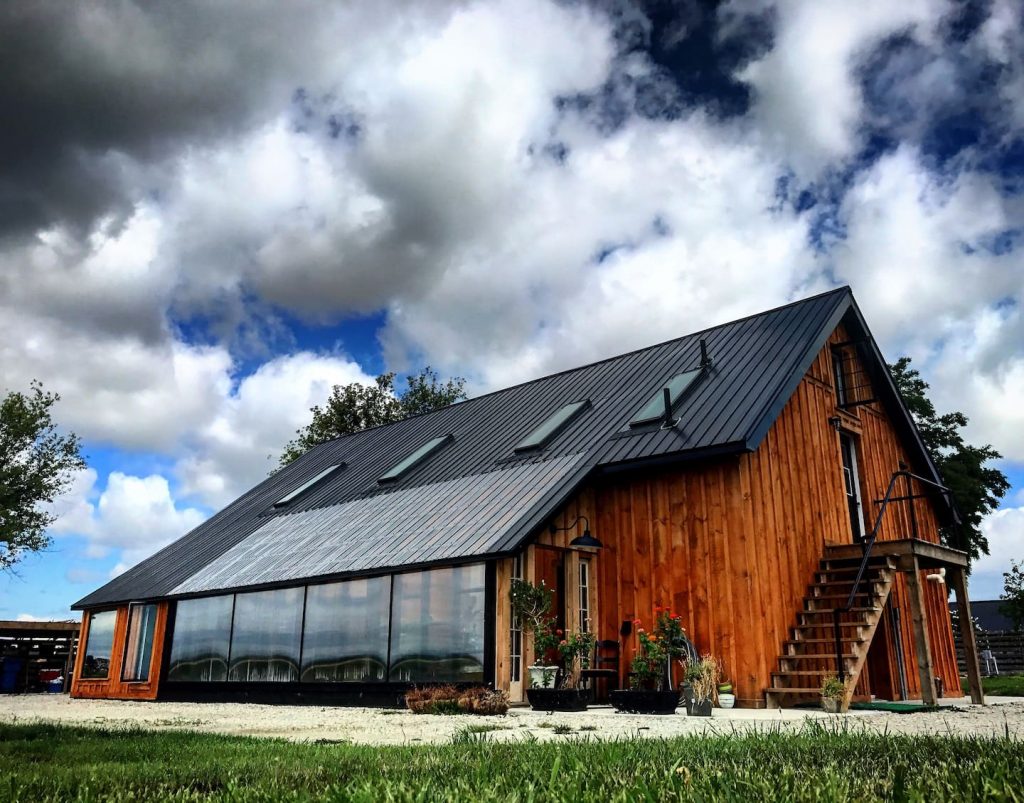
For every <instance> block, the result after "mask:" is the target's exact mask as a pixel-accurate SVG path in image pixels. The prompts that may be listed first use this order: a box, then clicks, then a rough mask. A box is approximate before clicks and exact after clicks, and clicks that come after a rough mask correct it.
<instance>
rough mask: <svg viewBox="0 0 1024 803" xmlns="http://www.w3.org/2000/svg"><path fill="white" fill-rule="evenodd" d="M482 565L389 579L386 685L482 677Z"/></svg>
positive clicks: (454, 567)
mask: <svg viewBox="0 0 1024 803" xmlns="http://www.w3.org/2000/svg"><path fill="white" fill-rule="evenodd" d="M484 577H485V573H484V565H483V564H482V563H477V564H474V565H472V566H453V567H450V568H445V569H433V570H431V571H425V572H409V573H407V574H397V575H395V577H394V584H395V589H394V606H393V608H392V611H391V672H390V679H391V680H392V681H401V682H405V683H409V682H412V683H426V682H431V681H446V682H453V681H472V682H475V683H480V682H482V681H483V679H484Z"/></svg>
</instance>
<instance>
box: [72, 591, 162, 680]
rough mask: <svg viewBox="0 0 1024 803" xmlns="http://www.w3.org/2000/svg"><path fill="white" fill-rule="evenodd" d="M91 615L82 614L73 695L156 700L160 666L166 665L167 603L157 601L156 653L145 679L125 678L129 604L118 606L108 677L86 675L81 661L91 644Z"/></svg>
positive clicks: (154, 641) (154, 647)
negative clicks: (123, 677) (83, 675)
mask: <svg viewBox="0 0 1024 803" xmlns="http://www.w3.org/2000/svg"><path fill="white" fill-rule="evenodd" d="M97 613H99V611H97ZM89 616H90V614H89V613H88V612H86V613H85V614H83V615H82V637H81V639H80V640H79V649H78V655H77V656H76V657H75V673H74V676H73V677H72V680H71V696H72V697H91V698H105V699H111V700H155V699H156V696H157V689H158V687H159V685H160V669H161V666H162V664H163V652H164V636H165V634H166V631H167V603H166V602H160V603H157V608H156V624H155V626H154V630H153V652H152V655H151V657H150V663H149V679H148V680H145V681H124V680H122V679H121V675H122V670H123V668H124V658H125V654H124V653H125V640H126V638H127V633H128V606H127V605H123V606H121V607H119V608H117V617H116V619H115V620H114V643H113V647H112V648H111V651H110V671H109V673H108V674H107V677H105V678H83V677H82V663H83V662H84V660H85V650H86V646H87V645H88V643H89Z"/></svg>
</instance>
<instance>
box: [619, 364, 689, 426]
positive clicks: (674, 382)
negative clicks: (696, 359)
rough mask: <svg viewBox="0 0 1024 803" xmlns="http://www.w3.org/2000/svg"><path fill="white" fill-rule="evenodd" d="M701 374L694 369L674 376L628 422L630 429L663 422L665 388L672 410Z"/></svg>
mask: <svg viewBox="0 0 1024 803" xmlns="http://www.w3.org/2000/svg"><path fill="white" fill-rule="evenodd" d="M702 372H703V369H701V368H695V369H693V370H692V371H683V373H681V374H676V375H675V376H674V377H672V378H671V379H670V380H669V381H668V382H666V383H665V384H664V385H663V386H662V387H660V388H658V392H657V393H655V394H654V396H653V397H651V400H650V401H649V402H647V404H645V405H644V406H643V407H642V408H640V411H639V412H638V413H637V414H636V415H635V416H633V418H632V420H630V422H629V425H630V426H631V427H639V426H642V425H643V424H650V423H653V422H654V421H662V420H664V418H665V388H668V392H669V396H670V400H671V406H672V407H673V408H674V407H675V406H676V404H677V403H678V402H679V400H680V399H681V398H682V397H683V394H684V393H686V391H687V390H688V389H689V388H690V386H691V385H692V384H693V383H694V381H695V380H696V379H697V377H699V376H700V375H701V373H702Z"/></svg>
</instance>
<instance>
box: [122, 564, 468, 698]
mask: <svg viewBox="0 0 1024 803" xmlns="http://www.w3.org/2000/svg"><path fill="white" fill-rule="evenodd" d="M485 585H486V571H485V565H484V564H482V563H479V564H475V565H472V566H457V567H449V568H444V569H434V570H431V571H425V572H410V573H407V574H398V575H393V576H387V575H385V576H382V577H370V578H360V579H357V580H346V581H341V582H337V583H326V584H321V585H313V586H309V587H308V588H306V587H304V586H299V587H297V588H284V589H276V590H272V591H256V592H247V593H243V594H235V595H230V594H229V595H224V596H218V597H204V598H200V599H190V600H183V601H181V602H179V603H177V614H176V616H175V621H174V630H173V633H172V634H171V649H170V654H171V657H170V669H169V671H168V675H167V679H168V680H171V681H224V680H230V681H239V682H246V681H282V682H288V681H298V680H302V681H303V682H313V683H346V682H348V683H378V682H385V681H395V682H412V683H418V682H430V681H440V682H454V681H464V682H474V683H479V682H482V681H483V679H484V606H485V601H484V600H485ZM392 586H393V589H392ZM138 616H139V617H141V616H142V614H138ZM135 618H136V615H135V614H134V613H133V617H132V619H133V622H134V621H135ZM143 621H144V620H143V619H141V618H140V619H139V622H140V624H139V627H140V628H141V627H142V623H143ZM130 629H131V628H130ZM110 631H111V634H112V632H113V624H112V623H111V626H110ZM131 632H134V630H132V631H131ZM131 632H130V633H129V640H130V641H131V640H132V635H131ZM144 632H145V631H144V630H143V631H140V634H141V635H140V637H139V644H144V643H145V641H146V638H144V637H143V636H144ZM149 641H150V642H151V637H149ZM129 646H131V645H129ZM139 649H141V648H132V651H130V652H128V653H126V655H133V654H135V653H136V652H138V650H139ZM149 649H151V647H150V648H149ZM389 650H390V666H389V664H388V661H389ZM108 652H109V649H108ZM150 654H151V653H150ZM146 661H148V659H143V658H141V657H140V659H139V662H137V663H140V665H141V663H142V662H146ZM147 666H148V664H147ZM125 671H126V672H128V668H127V666H126V669H125ZM126 679H127V675H126Z"/></svg>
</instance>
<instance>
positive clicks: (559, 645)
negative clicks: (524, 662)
mask: <svg viewBox="0 0 1024 803" xmlns="http://www.w3.org/2000/svg"><path fill="white" fill-rule="evenodd" d="M509 598H510V600H511V603H512V615H513V616H515V617H516V618H517V619H518V620H519V622H520V623H521V627H522V629H523V631H524V632H528V633H532V634H533V648H534V656H535V657H534V665H533V666H531V667H529V673H530V688H528V689H527V690H526V699H527V700H529V701H530V705H531V706H532V707H533V708H535V709H537V710H540V711H583V710H585V709H586V707H587V692H586V690H585V689H582V688H580V678H581V673H582V670H583V669H585V668H587V667H588V666H589V664H590V656H591V654H592V653H593V650H594V635H593V634H592V633H585V632H575V633H565V632H563V631H562V630H561V629H559V628H556V627H555V620H554V617H553V616H551V614H550V611H551V600H552V592H551V589H549V588H547V587H546V586H545V585H544V581H541V583H540V585H539V586H535V585H533V584H532V583H529V582H526V581H525V580H513V581H512V587H511V589H510V591H509ZM552 656H557V659H553V658H552ZM559 663H560V664H561V666H559Z"/></svg>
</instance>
